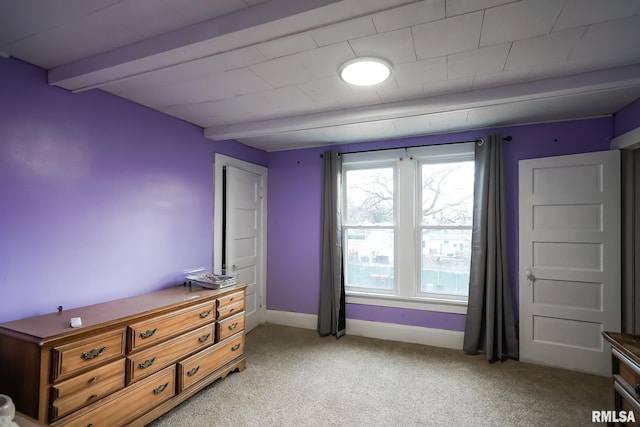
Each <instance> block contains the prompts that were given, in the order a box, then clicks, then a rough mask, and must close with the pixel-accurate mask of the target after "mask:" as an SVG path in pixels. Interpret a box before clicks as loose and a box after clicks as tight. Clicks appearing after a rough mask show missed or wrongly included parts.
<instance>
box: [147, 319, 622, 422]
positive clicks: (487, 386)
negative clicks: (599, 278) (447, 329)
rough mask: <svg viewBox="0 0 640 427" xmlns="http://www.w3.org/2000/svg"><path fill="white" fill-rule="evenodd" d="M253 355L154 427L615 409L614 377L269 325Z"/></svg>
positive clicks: (489, 418)
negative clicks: (239, 369) (243, 367)
mask: <svg viewBox="0 0 640 427" xmlns="http://www.w3.org/2000/svg"><path fill="white" fill-rule="evenodd" d="M246 354H247V369H246V370H244V371H243V372H240V373H233V374H231V375H229V376H228V377H227V378H225V379H223V380H219V381H217V382H215V383H214V384H212V385H210V386H209V387H207V388H206V389H204V390H202V391H201V392H200V393H198V394H197V395H196V396H194V397H192V398H191V399H189V400H188V401H186V402H184V403H183V404H181V405H180V406H178V407H177V408H175V409H174V410H172V411H171V412H169V413H167V414H165V415H164V416H163V417H161V418H159V419H157V420H156V421H154V422H153V423H152V424H151V426H153V427H168V426H180V427H182V426H184V427H191V426H193V427H206V426H220V427H224V426H236V427H237V426H390V425H393V426H395V425H403V426H406V425H409V426H452V425H453V426H491V427H494V426H563V427H566V426H592V425H594V424H592V423H591V411H592V410H611V409H613V387H612V380H611V379H610V378H605V377H598V376H593V375H587V374H581V373H576V372H571V371H565V370H561V369H553V368H548V367H542V366H537V365H532V364H527V363H522V362H516V361H512V360H509V361H506V362H498V363H494V364H489V363H488V362H487V360H486V359H485V358H484V356H468V355H464V354H463V353H462V351H456V350H449V349H442V348H436V347H429V346H422V345H416V344H407V343H400V342H390V341H382V340H375V339H370V338H363V337H355V336H350V335H347V336H345V337H343V338H340V339H339V340H336V339H335V337H324V338H321V337H319V336H318V334H317V332H315V331H312V330H306V329H298V328H291V327H286V326H278V325H271V324H264V325H261V326H259V327H257V328H256V329H254V330H253V331H251V332H250V333H249V334H247V338H246Z"/></svg>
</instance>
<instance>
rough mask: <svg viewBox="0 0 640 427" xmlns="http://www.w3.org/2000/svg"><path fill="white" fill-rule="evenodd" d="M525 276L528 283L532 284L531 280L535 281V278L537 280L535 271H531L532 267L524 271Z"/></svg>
mask: <svg viewBox="0 0 640 427" xmlns="http://www.w3.org/2000/svg"><path fill="white" fill-rule="evenodd" d="M524 277H526V278H527V285H528V286H531V282H533V281H534V280H536V277H535V276H534V275H533V273H532V272H531V269H530V268H527V269H526V270H525V271H524Z"/></svg>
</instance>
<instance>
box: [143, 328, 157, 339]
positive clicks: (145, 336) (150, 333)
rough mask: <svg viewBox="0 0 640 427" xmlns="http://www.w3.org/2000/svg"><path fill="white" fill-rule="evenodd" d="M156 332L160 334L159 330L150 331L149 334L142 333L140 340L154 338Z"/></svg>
mask: <svg viewBox="0 0 640 427" xmlns="http://www.w3.org/2000/svg"><path fill="white" fill-rule="evenodd" d="M156 332H158V328H153V329H149V330H148V331H147V332H140V338H142V339H145V338H149V337H151V336H153V334H155V333H156Z"/></svg>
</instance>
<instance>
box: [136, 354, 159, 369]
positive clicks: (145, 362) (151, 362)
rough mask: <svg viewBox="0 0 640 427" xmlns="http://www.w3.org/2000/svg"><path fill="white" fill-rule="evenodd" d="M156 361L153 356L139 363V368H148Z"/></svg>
mask: <svg viewBox="0 0 640 427" xmlns="http://www.w3.org/2000/svg"><path fill="white" fill-rule="evenodd" d="M155 361H156V358H155V357H152V358H151V359H148V360H145V361H144V362H143V363H140V364H138V368H140V369H145V368H148V367H149V366H151V365H153V362H155Z"/></svg>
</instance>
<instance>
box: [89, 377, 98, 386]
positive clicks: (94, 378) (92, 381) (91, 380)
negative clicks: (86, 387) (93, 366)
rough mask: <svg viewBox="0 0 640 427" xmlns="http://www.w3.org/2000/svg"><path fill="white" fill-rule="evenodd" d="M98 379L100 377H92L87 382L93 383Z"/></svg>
mask: <svg viewBox="0 0 640 427" xmlns="http://www.w3.org/2000/svg"><path fill="white" fill-rule="evenodd" d="M99 380H100V377H93V378H91V379H90V380H89V384H95V383H97V382H98V381H99Z"/></svg>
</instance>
